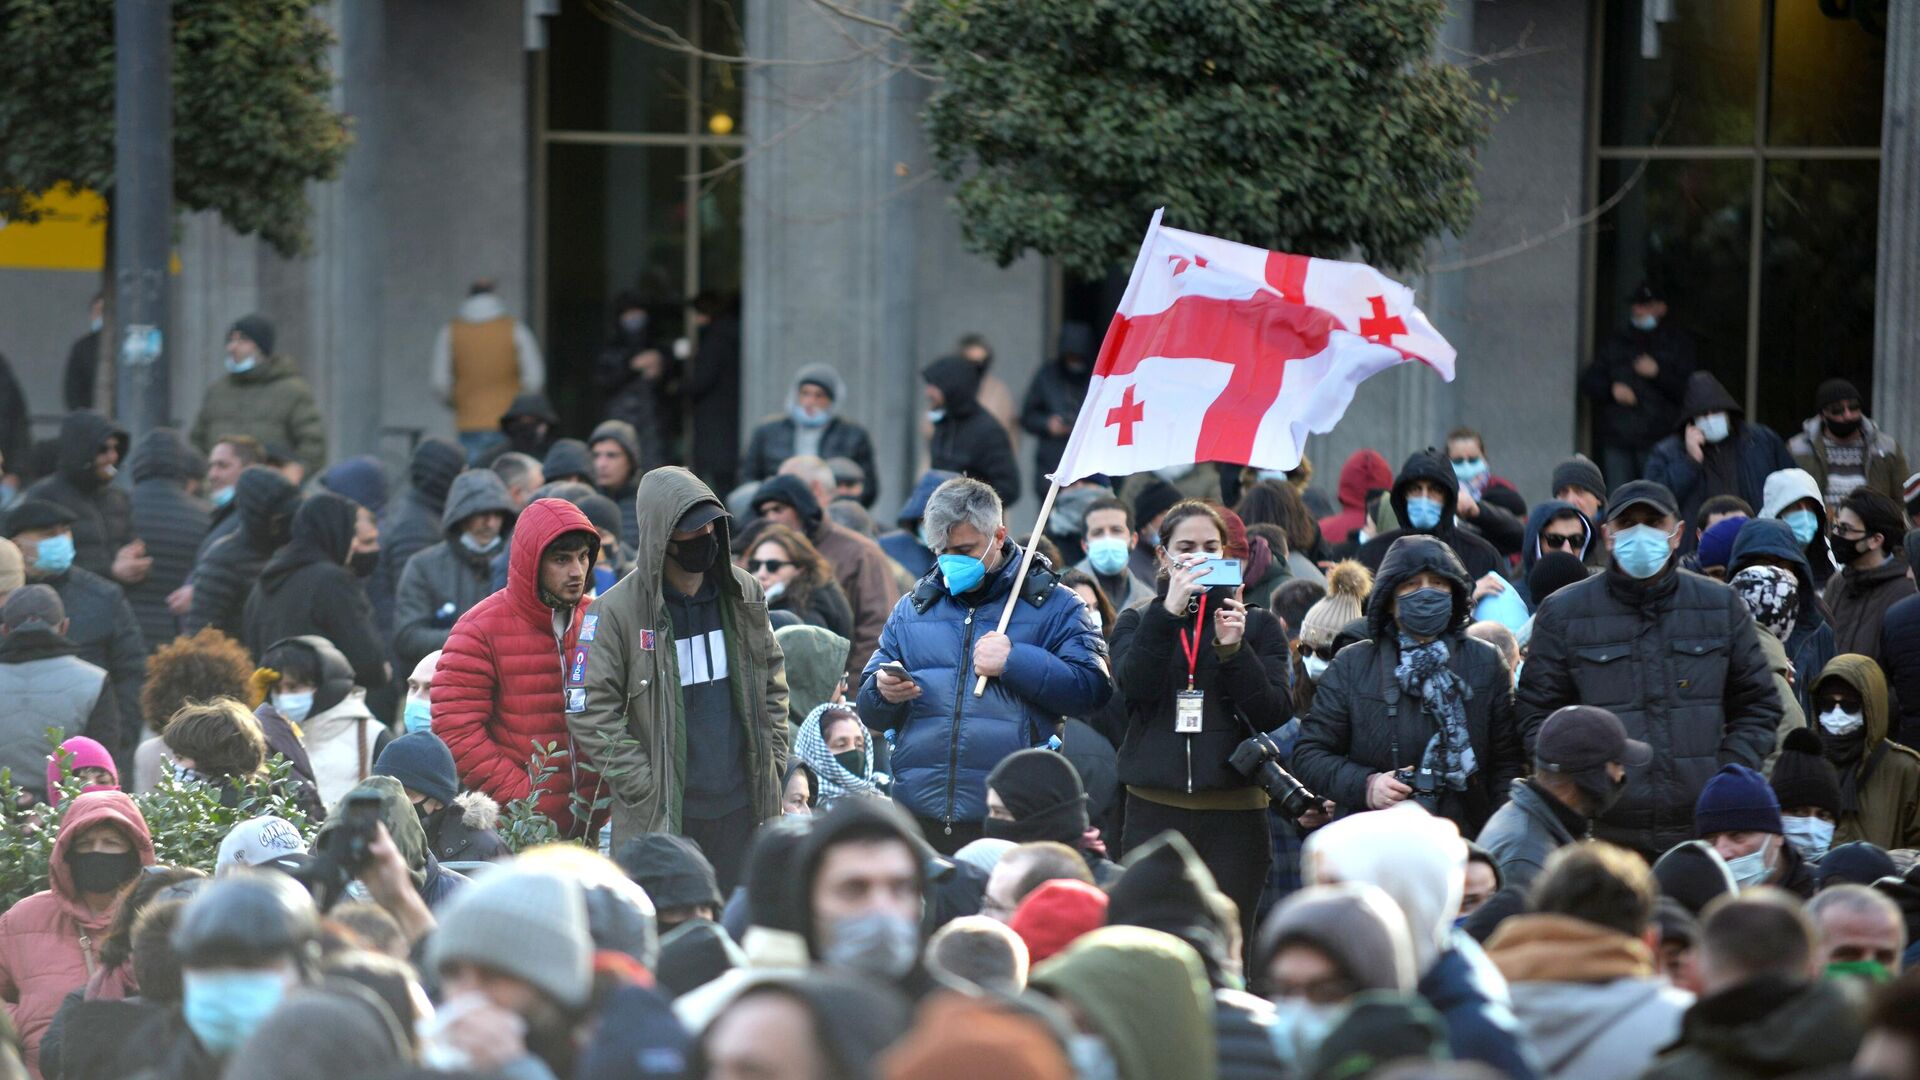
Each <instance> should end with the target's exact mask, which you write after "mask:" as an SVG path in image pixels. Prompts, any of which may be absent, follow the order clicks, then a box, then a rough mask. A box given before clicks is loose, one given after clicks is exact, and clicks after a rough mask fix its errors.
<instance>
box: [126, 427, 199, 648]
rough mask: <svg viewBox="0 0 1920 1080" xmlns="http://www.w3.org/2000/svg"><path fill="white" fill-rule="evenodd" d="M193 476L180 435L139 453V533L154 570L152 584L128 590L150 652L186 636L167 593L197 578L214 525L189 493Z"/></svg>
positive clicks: (154, 436) (165, 435)
mask: <svg viewBox="0 0 1920 1080" xmlns="http://www.w3.org/2000/svg"><path fill="white" fill-rule="evenodd" d="M192 473H193V466H192V465H191V464H189V463H188V457H187V443H186V440H185V439H182V438H181V437H180V434H179V432H176V431H172V430H169V429H167V428H157V429H155V430H153V431H150V432H148V433H147V434H146V436H145V437H143V438H142V439H141V440H140V445H139V447H138V448H136V449H135V451H134V455H133V531H134V533H135V535H137V536H139V537H140V539H141V540H142V541H143V542H144V543H145V544H146V545H147V555H148V556H149V557H150V558H152V559H153V568H152V569H151V570H149V571H148V573H147V577H146V580H144V581H141V582H139V583H138V584H134V585H128V586H126V590H127V603H129V604H131V605H132V606H133V614H134V617H135V618H136V619H139V620H140V634H141V636H142V637H144V638H146V641H147V648H149V649H157V648H159V647H160V646H162V645H165V644H166V643H167V642H169V641H172V640H173V639H174V636H175V635H176V634H178V633H179V632H180V620H179V619H178V618H176V617H175V616H174V614H173V612H171V611H169V610H168V609H167V594H168V593H171V592H172V591H173V590H175V589H177V588H179V587H180V586H182V585H184V584H186V581H187V577H188V575H190V574H191V573H193V561H194V554H195V552H197V551H199V550H200V541H201V539H202V538H204V537H205V536H206V533H207V529H208V528H209V526H210V521H211V515H212V511H211V510H210V509H209V508H208V507H207V503H206V500H204V499H201V498H197V497H195V496H193V495H189V494H187V481H188V480H189V479H191V478H192Z"/></svg>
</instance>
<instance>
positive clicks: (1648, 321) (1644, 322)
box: [1631, 315, 1660, 333]
mask: <svg viewBox="0 0 1920 1080" xmlns="http://www.w3.org/2000/svg"><path fill="white" fill-rule="evenodd" d="M1631 318H1632V320H1633V328H1634V329H1635V330H1638V331H1640V332H1642V333H1645V332H1646V331H1648V330H1652V329H1653V328H1654V327H1656V326H1659V325H1660V316H1658V315H1634V316H1632V317H1631Z"/></svg>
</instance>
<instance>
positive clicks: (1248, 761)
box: [1227, 734, 1320, 818]
mask: <svg viewBox="0 0 1920 1080" xmlns="http://www.w3.org/2000/svg"><path fill="white" fill-rule="evenodd" d="M1227 763H1228V764H1230V765H1232V766H1233V771H1234V772H1237V773H1239V774H1240V775H1241V776H1244V777H1246V778H1247V779H1249V780H1251V781H1253V782H1254V783H1255V784H1258V785H1259V786H1260V789H1261V790H1262V791H1265V792H1266V793H1267V798H1269V799H1272V800H1273V802H1274V805H1276V806H1278V807H1279V808H1280V813H1281V815H1282V816H1284V817H1289V818H1297V817H1300V816H1302V815H1304V814H1306V813H1307V812H1308V811H1309V810H1313V809H1316V808H1318V807H1319V805H1320V799H1319V797H1318V796H1316V795H1314V793H1313V792H1311V791H1308V790H1307V785H1305V784H1303V783H1301V782H1300V781H1298V780H1296V779H1294V776H1293V774H1292V773H1290V772H1288V771H1287V770H1285V769H1283V768H1281V767H1280V747H1279V745H1278V744H1276V743H1275V742H1274V741H1273V736H1271V735H1264V734H1258V735H1255V736H1254V737H1253V738H1251V739H1248V740H1247V741H1245V742H1243V743H1241V744H1240V745H1239V746H1236V747H1234V749H1233V756H1232V757H1230V758H1228V759H1227Z"/></svg>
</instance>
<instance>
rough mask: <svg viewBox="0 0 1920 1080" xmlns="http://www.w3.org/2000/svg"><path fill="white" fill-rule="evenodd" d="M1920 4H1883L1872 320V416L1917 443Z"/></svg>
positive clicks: (1905, 443)
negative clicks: (1877, 221)
mask: <svg viewBox="0 0 1920 1080" xmlns="http://www.w3.org/2000/svg"><path fill="white" fill-rule="evenodd" d="M1917 124H1920V11H1916V10H1915V9H1914V8H1913V6H1912V5H1910V4H1890V5H1888V8H1887V73H1886V107H1885V112H1884V115H1883V119H1882V121H1881V134H1880V262H1879V273H1878V275H1877V280H1876V283H1875V295H1874V316H1873V321H1874V326H1873V392H1872V397H1873V400H1872V402H1871V411H1872V414H1873V418H1874V421H1875V422H1877V423H1878V424H1879V425H1880V426H1881V427H1883V428H1885V429H1886V430H1887V431H1888V432H1889V433H1891V434H1892V435H1893V437H1894V438H1896V439H1898V440H1899V441H1900V445H1901V447H1902V448H1903V449H1905V450H1906V452H1907V459H1908V460H1909V461H1912V460H1914V457H1913V455H1914V452H1915V449H1916V448H1920V126H1916V125H1917Z"/></svg>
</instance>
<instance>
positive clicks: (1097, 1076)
mask: <svg viewBox="0 0 1920 1080" xmlns="http://www.w3.org/2000/svg"><path fill="white" fill-rule="evenodd" d="M1067 1060H1068V1062H1069V1063H1071V1064H1072V1065H1073V1075H1074V1078H1075V1080H1120V1065H1119V1063H1118V1062H1116V1061H1114V1059H1113V1051H1111V1050H1109V1049H1107V1044H1106V1042H1105V1041H1103V1040H1102V1039H1101V1038H1100V1036H1098V1035H1070V1036H1068V1037H1067Z"/></svg>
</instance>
